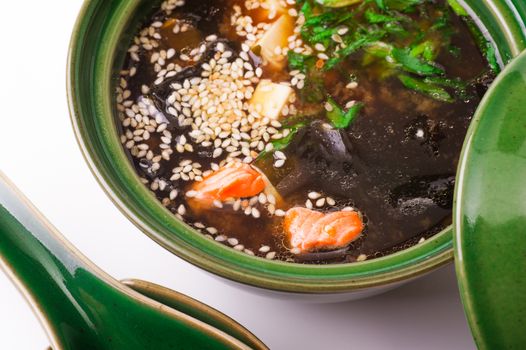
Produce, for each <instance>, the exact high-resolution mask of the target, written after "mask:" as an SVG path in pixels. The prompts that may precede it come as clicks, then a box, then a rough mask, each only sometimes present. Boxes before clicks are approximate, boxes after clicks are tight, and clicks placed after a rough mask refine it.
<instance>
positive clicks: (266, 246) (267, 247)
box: [259, 245, 270, 253]
mask: <svg viewBox="0 0 526 350" xmlns="http://www.w3.org/2000/svg"><path fill="white" fill-rule="evenodd" d="M269 251H270V247H269V246H268V245H263V246H261V248H259V252H261V253H268V252H269Z"/></svg>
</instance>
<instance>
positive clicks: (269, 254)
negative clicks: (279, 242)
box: [265, 252, 276, 260]
mask: <svg viewBox="0 0 526 350" xmlns="http://www.w3.org/2000/svg"><path fill="white" fill-rule="evenodd" d="M275 257H276V252H268V253H267V254H266V255H265V259H268V260H272V259H274V258H275Z"/></svg>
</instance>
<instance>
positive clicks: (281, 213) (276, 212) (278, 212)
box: [274, 209, 286, 216]
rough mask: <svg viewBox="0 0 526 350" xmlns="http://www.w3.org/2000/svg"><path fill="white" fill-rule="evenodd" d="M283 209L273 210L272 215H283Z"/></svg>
mask: <svg viewBox="0 0 526 350" xmlns="http://www.w3.org/2000/svg"><path fill="white" fill-rule="evenodd" d="M285 214H286V213H285V211H283V210H281V209H276V211H275V212H274V215H276V216H285Z"/></svg>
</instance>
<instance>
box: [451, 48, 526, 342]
mask: <svg viewBox="0 0 526 350" xmlns="http://www.w3.org/2000/svg"><path fill="white" fill-rule="evenodd" d="M455 208H456V209H455V214H454V221H455V222H454V225H455V226H454V228H455V235H456V237H455V238H456V239H455V242H454V244H455V255H456V256H455V258H456V259H455V262H456V269H457V276H458V281H459V286H460V292H461V296H462V301H463V303H464V308H465V311H466V316H467V319H468V321H469V323H470V326H471V330H472V333H473V337H474V338H475V341H476V343H477V346H478V347H479V349H525V348H526V327H525V326H526V52H524V53H523V54H521V55H520V56H519V57H518V58H516V59H515V60H514V61H512V63H510V64H509V65H508V66H507V67H506V69H505V70H504V71H503V72H502V73H501V74H500V75H499V77H498V78H497V80H496V81H495V82H494V84H493V86H492V88H491V89H490V90H489V91H488V93H487V95H486V97H485V98H484V100H483V101H482V103H481V105H480V106H479V109H478V112H477V115H476V116H475V119H474V121H473V123H472V125H471V128H470V130H469V132H468V137H467V139H466V143H465V144H464V150H463V154H462V159H461V163H460V168H459V173H458V184H457V193H456V206H455Z"/></svg>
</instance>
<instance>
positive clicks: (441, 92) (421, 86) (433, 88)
mask: <svg viewBox="0 0 526 350" xmlns="http://www.w3.org/2000/svg"><path fill="white" fill-rule="evenodd" d="M398 79H400V81H401V82H402V84H404V86H405V87H407V88H409V89H411V90H415V91H418V92H420V93H423V94H425V95H428V96H430V97H432V98H434V99H435V100H438V101H443V102H449V103H451V102H454V101H455V99H454V98H453V97H451V95H450V94H449V93H448V92H447V91H446V90H445V89H444V88H442V87H440V86H438V85H436V84H432V83H429V82H425V81H422V80H418V79H415V78H412V77H410V76H408V75H403V74H401V75H399V76H398Z"/></svg>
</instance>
